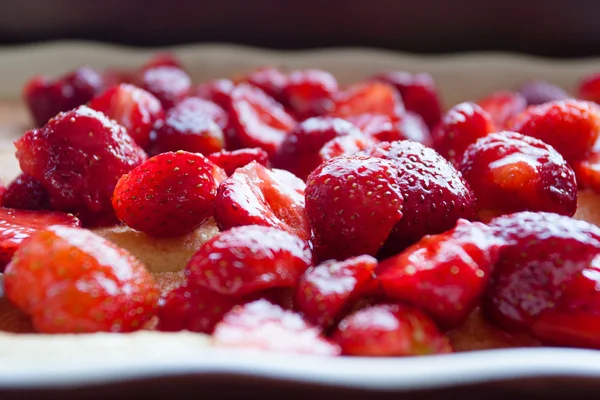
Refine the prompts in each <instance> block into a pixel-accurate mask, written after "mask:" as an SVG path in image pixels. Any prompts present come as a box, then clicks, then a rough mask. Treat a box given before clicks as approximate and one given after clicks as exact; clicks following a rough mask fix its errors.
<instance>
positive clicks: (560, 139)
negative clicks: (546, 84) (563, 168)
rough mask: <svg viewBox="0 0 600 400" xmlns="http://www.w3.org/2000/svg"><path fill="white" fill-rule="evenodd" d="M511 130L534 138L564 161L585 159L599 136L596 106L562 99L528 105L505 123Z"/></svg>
mask: <svg viewBox="0 0 600 400" xmlns="http://www.w3.org/2000/svg"><path fill="white" fill-rule="evenodd" d="M509 128H510V130H512V131H515V132H519V133H522V134H523V135H527V136H532V137H535V138H538V139H540V140H542V141H544V142H546V143H548V144H549V145H551V146H552V147H554V148H555V149H556V150H557V151H558V152H559V153H560V154H562V156H563V157H564V158H565V159H566V160H567V161H568V162H575V161H578V160H582V159H585V158H586V157H587V156H588V154H590V153H591V151H592V149H593V147H594V144H595V143H596V141H597V140H598V137H599V135H600V106H598V105H597V104H596V103H592V102H588V101H581V100H564V101H555V102H550V103H544V104H541V105H539V106H531V107H529V108H527V109H526V110H525V111H523V112H522V113H521V114H519V115H517V116H516V117H515V118H514V119H513V120H512V122H511V123H510V124H509Z"/></svg>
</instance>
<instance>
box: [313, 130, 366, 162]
mask: <svg viewBox="0 0 600 400" xmlns="http://www.w3.org/2000/svg"><path fill="white" fill-rule="evenodd" d="M377 143H378V141H377V139H372V138H370V137H368V136H363V135H361V136H355V135H346V136H338V137H336V138H333V139H331V140H330V141H329V142H327V143H325V144H324V145H323V147H321V150H319V158H320V159H321V162H323V161H327V160H331V159H332V158H333V157H338V156H351V155H353V154H356V153H357V152H359V151H361V150H366V149H368V148H369V147H373V146H375V145H376V144H377Z"/></svg>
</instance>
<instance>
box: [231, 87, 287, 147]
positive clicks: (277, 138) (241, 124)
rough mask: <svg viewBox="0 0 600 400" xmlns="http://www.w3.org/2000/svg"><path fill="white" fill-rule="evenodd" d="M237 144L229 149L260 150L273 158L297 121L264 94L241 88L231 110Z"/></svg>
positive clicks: (236, 94) (253, 88) (234, 97)
mask: <svg viewBox="0 0 600 400" xmlns="http://www.w3.org/2000/svg"><path fill="white" fill-rule="evenodd" d="M229 118H231V126H232V128H233V129H234V130H235V132H236V137H235V140H234V142H235V143H229V142H228V143H227V145H228V147H231V148H235V147H238V148H239V147H260V148H262V149H263V150H265V151H266V152H267V153H268V154H269V156H273V155H274V154H275V152H276V151H277V148H278V147H279V146H280V145H281V142H283V140H284V139H285V136H286V135H287V132H289V131H290V130H291V129H292V128H293V127H294V125H295V121H294V119H293V118H292V117H291V116H290V115H289V114H288V113H287V112H285V110H284V109H283V107H282V106H281V105H280V104H279V103H277V102H276V101H275V100H274V99H273V98H272V97H269V96H268V95H267V94H265V93H264V92H263V91H262V90H260V89H258V88H256V87H253V86H250V85H248V84H241V85H239V86H237V87H236V88H235V89H234V90H233V91H232V92H231V105H230V108H229Z"/></svg>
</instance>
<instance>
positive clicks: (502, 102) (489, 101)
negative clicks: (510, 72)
mask: <svg viewBox="0 0 600 400" xmlns="http://www.w3.org/2000/svg"><path fill="white" fill-rule="evenodd" d="M477 104H479V106H480V107H481V108H483V109H484V110H485V111H487V112H488V114H490V117H491V118H492V121H493V122H494V125H495V126H496V127H497V128H499V129H503V128H504V127H505V126H506V123H507V121H509V120H510V119H511V118H513V117H514V116H515V115H517V114H519V113H521V112H522V111H523V110H525V108H526V107H527V100H525V97H523V95H522V94H520V93H519V92H511V91H509V90H502V91H499V92H495V93H492V94H490V95H489V96H487V97H485V98H483V99H481V100H479V101H478V102H477Z"/></svg>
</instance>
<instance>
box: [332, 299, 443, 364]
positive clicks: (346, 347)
mask: <svg viewBox="0 0 600 400" xmlns="http://www.w3.org/2000/svg"><path fill="white" fill-rule="evenodd" d="M332 339H333V341H334V342H337V343H338V344H339V345H340V347H341V348H342V354H343V355H348V356H370V357H382V356H394V357H406V356H419V355H427V354H443V353H451V352H452V348H451V347H450V344H449V343H448V338H446V337H445V336H444V335H442V334H441V333H440V331H439V330H438V328H437V327H436V326H435V323H434V322H433V321H431V320H430V319H429V318H428V317H427V316H426V315H425V314H423V313H422V312H421V311H419V310H418V309H415V308H412V307H409V306H405V305H401V304H377V305H374V306H370V307H366V308H363V309H361V310H358V311H356V312H354V313H352V314H350V315H348V316H347V317H346V318H344V319H343V320H342V321H341V322H340V324H339V326H338V328H337V330H336V331H335V332H334V333H333V336H332Z"/></svg>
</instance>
